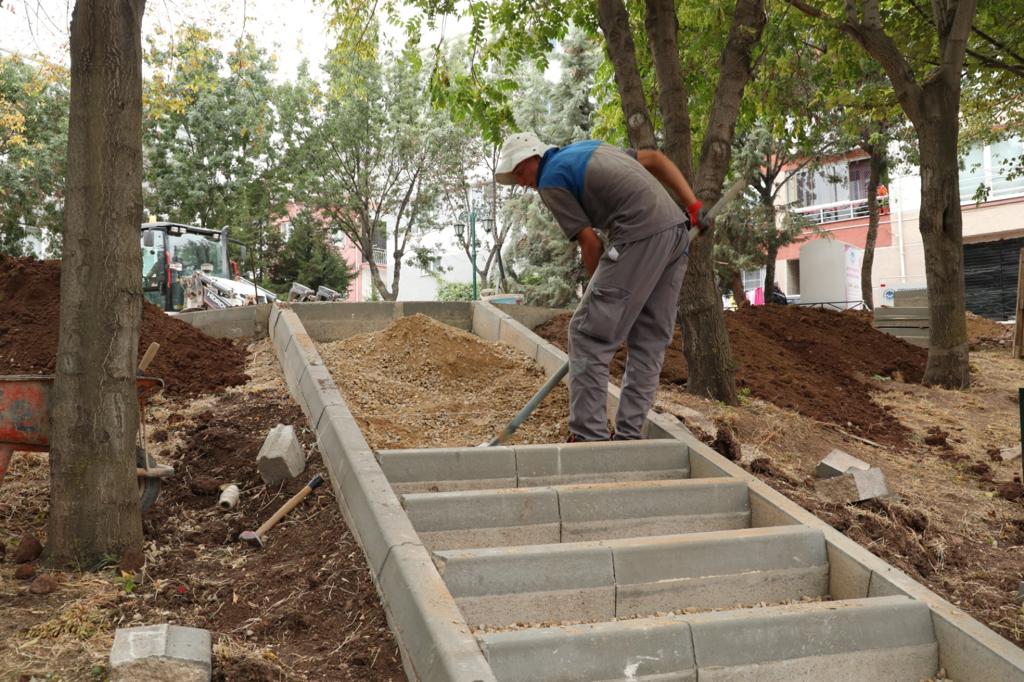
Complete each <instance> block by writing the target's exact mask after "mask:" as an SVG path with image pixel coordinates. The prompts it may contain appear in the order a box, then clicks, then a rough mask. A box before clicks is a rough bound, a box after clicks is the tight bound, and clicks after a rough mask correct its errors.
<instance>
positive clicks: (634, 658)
mask: <svg viewBox="0 0 1024 682" xmlns="http://www.w3.org/2000/svg"><path fill="white" fill-rule="evenodd" d="M478 639H479V641H480V648H481V650H482V651H483V653H484V656H485V657H486V658H487V661H488V663H490V664H491V668H492V669H493V670H494V674H495V676H496V677H497V678H498V679H499V680H502V681H503V682H541V681H544V682H582V681H589V680H665V681H666V682H667V681H668V680H672V681H673V682H696V679H697V670H696V663H695V661H694V657H693V646H692V643H691V640H690V626H689V625H688V624H687V623H685V622H682V621H679V620H667V619H658V620H654V619H643V620H632V621H620V622H615V623H595V624H592V625H577V626H571V627H560V628H559V627H556V628H534V629H529V630H515V631H510V632H495V633H488V634H482V635H479V636H478Z"/></svg>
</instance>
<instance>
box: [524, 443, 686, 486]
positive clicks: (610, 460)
mask: <svg viewBox="0 0 1024 682" xmlns="http://www.w3.org/2000/svg"><path fill="white" fill-rule="evenodd" d="M515 453H516V470H517V473H518V475H519V485H520V486H536V485H558V484H568V483H601V482H613V481H642V480H667V479H678V478H689V475H690V458H689V451H688V448H687V447H686V445H684V444H682V443H680V442H678V441H668V440H666V441H656V440H642V441H635V442H630V443H627V442H617V441H613V442H610V443H572V444H564V445H520V446H516V448H515Z"/></svg>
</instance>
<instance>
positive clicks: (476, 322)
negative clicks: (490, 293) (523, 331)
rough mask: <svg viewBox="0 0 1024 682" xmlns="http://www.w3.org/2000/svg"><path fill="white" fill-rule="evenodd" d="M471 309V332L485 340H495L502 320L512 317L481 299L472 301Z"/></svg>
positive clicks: (498, 334) (499, 332) (497, 337)
mask: <svg viewBox="0 0 1024 682" xmlns="http://www.w3.org/2000/svg"><path fill="white" fill-rule="evenodd" d="M471 309H472V314H473V327H472V332H473V333H474V334H476V335H477V336H479V337H480V338H481V339H483V340H485V341H497V340H498V339H499V337H500V334H501V323H502V321H503V320H511V319H512V318H511V317H509V316H508V315H507V314H506V313H503V312H501V311H500V310H498V309H497V308H495V307H494V306H493V305H491V304H490V303H484V302H483V301H473V304H472V306H471Z"/></svg>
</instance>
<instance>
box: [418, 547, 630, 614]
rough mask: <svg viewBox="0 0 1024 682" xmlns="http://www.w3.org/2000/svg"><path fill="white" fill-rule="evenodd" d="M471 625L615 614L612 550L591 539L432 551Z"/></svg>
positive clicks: (439, 568) (449, 587) (446, 582)
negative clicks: (571, 542)
mask: <svg viewBox="0 0 1024 682" xmlns="http://www.w3.org/2000/svg"><path fill="white" fill-rule="evenodd" d="M434 561H435V563H436V564H437V566H438V570H439V571H440V573H441V577H442V578H444V581H445V584H447V585H448V589H449V590H450V591H451V593H452V596H453V597H455V601H456V602H457V603H458V605H459V608H460V609H462V613H463V615H464V616H465V618H466V622H467V623H469V624H470V625H471V626H473V627H478V626H502V625H509V624H512V623H539V622H551V621H555V622H558V621H562V620H610V619H612V618H614V617H615V575H614V571H613V569H612V554H611V550H610V549H608V548H607V547H601V546H600V545H598V544H596V543H586V544H578V545H532V546H526V547H501V548H488V549H473V550H447V551H441V552H435V553H434Z"/></svg>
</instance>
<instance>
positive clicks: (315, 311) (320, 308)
mask: <svg viewBox="0 0 1024 682" xmlns="http://www.w3.org/2000/svg"><path fill="white" fill-rule="evenodd" d="M400 305H401V304H396V303H394V302H351V303H349V302H344V303H336V302H319V303H293V304H292V306H291V307H292V310H293V311H294V312H295V314H296V315H298V317H299V318H300V319H301V320H302V324H303V326H304V327H305V330H306V333H308V334H309V335H310V336H311V337H312V338H313V339H314V340H315V341H317V342H320V343H326V342H329V341H340V340H342V339H347V338H348V337H350V336H355V335H356V334H367V333H370V332H377V331H380V330H382V329H386V328H387V327H389V326H391V323H392V322H394V321H395V319H396V317H400V316H401V313H400V312H398V313H397V314H396V308H398V310H399V311H400V308H399V306H400Z"/></svg>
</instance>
